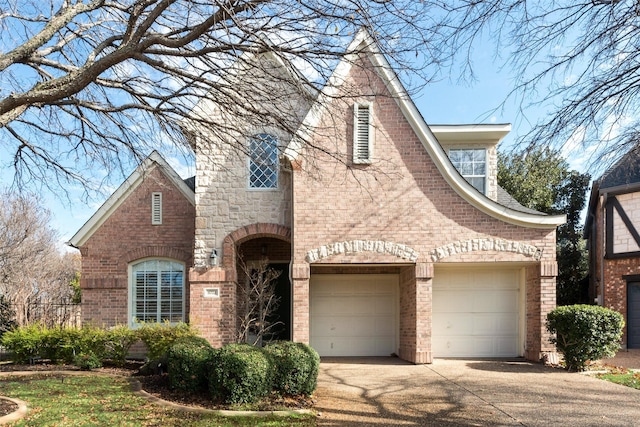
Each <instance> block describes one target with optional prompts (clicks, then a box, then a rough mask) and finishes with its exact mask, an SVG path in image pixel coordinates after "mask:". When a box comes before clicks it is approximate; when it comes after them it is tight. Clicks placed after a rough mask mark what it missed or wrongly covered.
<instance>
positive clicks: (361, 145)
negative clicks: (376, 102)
mask: <svg viewBox="0 0 640 427" xmlns="http://www.w3.org/2000/svg"><path fill="white" fill-rule="evenodd" d="M372 124H373V120H372V114H371V104H369V103H358V104H355V105H354V106H353V163H360V164H367V163H371V157H372V154H373V125H372Z"/></svg>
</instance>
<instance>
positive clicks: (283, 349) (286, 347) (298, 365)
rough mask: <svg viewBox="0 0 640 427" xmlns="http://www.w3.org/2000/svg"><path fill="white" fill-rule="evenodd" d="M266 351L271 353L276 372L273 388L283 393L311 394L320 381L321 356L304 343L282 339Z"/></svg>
mask: <svg viewBox="0 0 640 427" xmlns="http://www.w3.org/2000/svg"><path fill="white" fill-rule="evenodd" d="M264 351H265V352H267V353H268V354H270V355H271V357H272V359H273V362H274V365H275V374H274V379H273V388H274V390H276V391H277V392H278V393H280V394H283V395H292V396H293V395H307V396H309V395H311V394H312V393H313V392H314V390H315V389H316V385H317V383H318V370H319V368H320V356H319V355H318V353H317V352H316V351H315V350H314V349H313V348H311V347H310V346H308V345H306V344H303V343H294V342H291V341H281V342H276V343H273V344H270V345H268V346H266V347H265V348H264Z"/></svg>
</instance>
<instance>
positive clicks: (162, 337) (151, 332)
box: [136, 323, 197, 360]
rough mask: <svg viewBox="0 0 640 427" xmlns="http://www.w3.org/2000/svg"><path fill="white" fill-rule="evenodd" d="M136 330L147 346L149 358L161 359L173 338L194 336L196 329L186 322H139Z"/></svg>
mask: <svg viewBox="0 0 640 427" xmlns="http://www.w3.org/2000/svg"><path fill="white" fill-rule="evenodd" d="M140 325H141V326H140V327H139V328H138V329H137V330H136V333H137V335H138V337H139V338H140V340H142V342H143V343H144V344H145V345H146V346H147V358H148V359H149V360H156V359H161V358H162V357H163V356H164V355H165V354H166V352H167V350H169V347H171V344H173V343H174V341H175V340H177V339H178V338H182V337H189V336H191V337H195V336H197V331H196V330H194V329H191V327H190V326H189V325H188V324H186V323H178V324H176V325H170V324H169V323H141V324H140Z"/></svg>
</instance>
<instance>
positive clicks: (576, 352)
mask: <svg viewBox="0 0 640 427" xmlns="http://www.w3.org/2000/svg"><path fill="white" fill-rule="evenodd" d="M623 328H624V318H623V317H622V315H621V314H620V313H618V312H617V311H614V310H610V309H608V308H605V307H599V306H595V305H568V306H563V307H558V308H556V309H555V310H553V311H551V312H550V313H549V314H548V315H547V330H548V331H549V332H551V333H552V334H554V335H555V336H554V337H553V338H551V342H552V343H553V344H555V345H556V348H557V349H558V351H559V352H560V353H562V354H563V355H564V360H565V364H566V366H567V369H569V370H574V369H575V370H578V371H582V370H584V368H585V366H586V364H587V362H588V361H590V360H599V359H602V358H603V357H613V356H615V354H616V352H617V351H618V349H619V348H620V341H621V339H622V331H623Z"/></svg>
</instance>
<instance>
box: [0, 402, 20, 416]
mask: <svg viewBox="0 0 640 427" xmlns="http://www.w3.org/2000/svg"><path fill="white" fill-rule="evenodd" d="M17 410H18V405H16V404H15V403H13V402H11V401H9V400H4V399H0V417H3V416H5V415H8V414H10V413H12V412H15V411H17Z"/></svg>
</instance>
